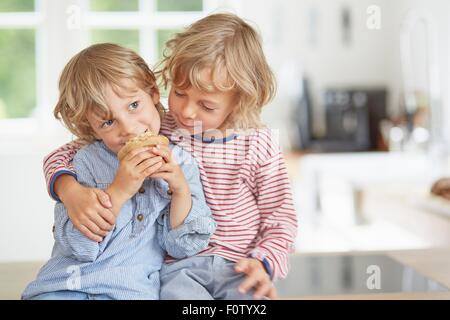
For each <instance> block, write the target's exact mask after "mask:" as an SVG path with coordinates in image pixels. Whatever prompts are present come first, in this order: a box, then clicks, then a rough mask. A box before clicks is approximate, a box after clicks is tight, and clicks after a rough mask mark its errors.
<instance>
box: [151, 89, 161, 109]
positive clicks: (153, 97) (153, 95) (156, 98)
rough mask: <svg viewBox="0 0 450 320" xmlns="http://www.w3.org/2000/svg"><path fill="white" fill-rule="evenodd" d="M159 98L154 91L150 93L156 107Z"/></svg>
mask: <svg viewBox="0 0 450 320" xmlns="http://www.w3.org/2000/svg"><path fill="white" fill-rule="evenodd" d="M160 98H161V96H160V95H159V92H158V91H154V92H153V93H152V100H153V104H154V105H155V106H156V105H157V104H158V103H159V99H160Z"/></svg>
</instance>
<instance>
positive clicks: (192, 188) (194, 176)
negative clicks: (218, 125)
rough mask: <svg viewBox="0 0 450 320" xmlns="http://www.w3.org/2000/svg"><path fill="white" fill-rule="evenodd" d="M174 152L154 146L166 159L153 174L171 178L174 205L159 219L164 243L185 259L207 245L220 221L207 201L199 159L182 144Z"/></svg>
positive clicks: (160, 233)
mask: <svg viewBox="0 0 450 320" xmlns="http://www.w3.org/2000/svg"><path fill="white" fill-rule="evenodd" d="M173 152H174V154H172V152H171V150H170V148H169V147H164V146H161V147H160V148H159V149H155V150H154V153H155V154H157V155H160V156H162V157H163V158H164V160H165V162H166V163H165V164H164V165H163V167H161V169H160V170H159V171H158V172H157V173H156V174H153V175H152V176H151V177H152V178H162V179H164V180H165V181H167V183H168V185H169V190H170V193H171V198H172V200H171V204H170V209H169V208H168V210H166V211H165V212H164V213H163V214H162V215H161V216H160V218H159V219H158V225H159V228H158V236H159V241H160V244H161V246H162V247H163V249H165V250H166V251H167V253H168V254H169V255H170V256H172V257H174V258H178V259H181V258H185V257H188V256H192V255H195V254H196V253H198V252H200V251H201V250H203V249H205V248H206V247H207V245H208V242H209V238H210V237H211V235H212V234H213V233H214V231H215V228H216V224H215V222H214V219H213V218H212V215H211V211H210V209H209V207H208V206H207V205H206V201H205V197H204V194H203V188H202V184H201V182H200V174H199V171H198V167H197V163H196V162H195V161H194V159H192V158H191V157H190V156H189V155H188V154H187V153H186V152H183V151H182V150H181V149H180V148H177V147H176V148H174V150H173ZM175 158H177V160H178V161H177V160H175ZM178 162H179V163H180V165H178Z"/></svg>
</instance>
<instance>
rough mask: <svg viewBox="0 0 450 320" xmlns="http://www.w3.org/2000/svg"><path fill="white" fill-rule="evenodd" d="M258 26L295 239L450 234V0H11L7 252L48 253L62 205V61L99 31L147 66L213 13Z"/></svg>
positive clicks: (346, 244)
mask: <svg viewBox="0 0 450 320" xmlns="http://www.w3.org/2000/svg"><path fill="white" fill-rule="evenodd" d="M219 11H231V12H234V13H237V14H238V15H240V16H241V17H243V18H245V19H247V20H248V21H250V22H252V23H254V24H255V25H256V26H257V27H258V29H259V31H260V33H261V35H262V38H263V41H264V49H265V52H266V55H267V58H268V60H269V63H270V65H271V66H272V68H273V70H274V72H275V74H276V76H277V79H278V93H277V96H276V98H275V100H274V101H273V102H271V104H270V105H269V106H267V107H266V108H265V110H264V114H263V116H264V119H265V121H266V123H267V124H268V126H269V127H271V128H273V129H274V130H278V131H279V137H280V145H281V146H282V148H283V151H284V153H285V155H286V159H287V162H288V165H289V172H290V176H291V179H292V185H293V188H294V197H295V203H296V206H297V209H298V214H299V226H300V228H299V236H298V239H297V245H296V248H297V251H298V252H350V251H372V250H373V251H379V250H397V249H421V248H430V247H441V246H448V245H449V244H450V206H449V205H448V204H447V202H446V201H445V200H443V199H437V198H435V197H433V196H431V195H430V194H429V189H430V187H431V184H432V183H433V181H435V180H436V179H437V178H439V177H443V176H446V175H450V172H449V169H450V164H449V161H448V159H449V155H450V149H449V147H450V145H449V140H450V139H449V138H450V132H449V129H448V128H449V127H450V126H449V124H450V114H449V110H450V109H449V102H450V101H449V98H450V97H449V93H450V90H449V89H450V88H449V85H450V83H449V74H450V72H449V71H450V70H449V67H450V63H449V62H450V52H449V50H450V2H449V1H447V0H395V1H390V0H370V1H369V0H282V1H280V0H265V1H263V2H261V1H259V0H245V1H237V0H203V1H202V0H127V1H120V0H0V262H15V261H44V260H46V259H47V258H48V257H49V255H50V252H51V248H52V244H53V241H52V233H51V227H52V223H53V205H54V202H53V201H52V200H51V199H50V198H49V196H48V195H47V191H46V188H45V183H44V177H43V173H42V159H43V157H44V156H45V155H46V154H48V153H49V152H50V151H51V150H53V149H54V148H56V147H58V146H59V145H61V144H63V143H65V142H67V141H69V140H71V139H72V137H71V136H70V134H68V132H67V131H66V130H65V129H64V128H63V127H62V125H61V124H60V123H59V122H58V121H56V120H55V119H54V118H53V116H52V110H53V107H54V105H55V102H56V100H57V82H58V77H59V74H60V72H61V70H62V68H63V67H64V65H65V63H66V62H67V61H68V59H69V58H70V57H71V56H72V55H73V54H75V53H76V52H78V51H79V50H81V49H82V48H84V47H86V46H88V45H89V44H92V43H96V42H115V43H119V44H122V45H125V46H128V47H130V48H132V49H135V50H136V51H138V52H139V53H140V54H141V55H142V56H143V57H144V58H145V59H146V61H147V62H148V63H149V64H150V65H156V63H157V61H158V60H159V59H160V58H161V56H162V52H163V48H164V43H165V41H166V40H167V39H168V38H169V37H170V36H171V35H172V34H173V33H174V32H176V31H177V30H180V29H182V28H183V27H185V26H187V25H189V24H190V23H192V22H193V21H195V20H197V19H199V18H201V17H203V16H205V15H206V14H208V13H211V12H219Z"/></svg>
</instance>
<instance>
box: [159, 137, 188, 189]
mask: <svg viewBox="0 0 450 320" xmlns="http://www.w3.org/2000/svg"><path fill="white" fill-rule="evenodd" d="M152 152H153V153H154V154H155V155H157V156H160V157H162V158H163V159H164V161H165V163H164V164H163V165H162V166H161V168H159V170H158V171H157V172H156V173H154V174H152V175H151V178H161V179H164V180H165V181H166V182H167V183H168V184H169V188H170V191H171V192H172V193H173V194H177V193H186V192H188V191H189V185H188V183H187V181H186V178H185V176H184V173H183V170H181V168H180V166H179V165H178V163H177V162H176V160H175V159H174V158H173V157H172V150H170V148H169V147H168V146H165V145H158V146H156V147H154V148H152Z"/></svg>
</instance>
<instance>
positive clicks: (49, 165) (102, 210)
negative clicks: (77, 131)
mask: <svg viewBox="0 0 450 320" xmlns="http://www.w3.org/2000/svg"><path fill="white" fill-rule="evenodd" d="M82 146H83V143H82V142H79V141H73V142H70V143H68V144H66V145H64V146H62V147H60V148H58V149H57V150H55V151H53V152H52V153H50V154H49V155H48V156H46V157H45V159H44V175H45V178H46V182H47V190H48V192H49V194H50V196H51V197H52V198H53V199H55V200H60V199H61V201H62V202H63V203H64V205H65V207H66V208H67V212H68V215H69V218H70V220H71V221H72V223H73V225H74V226H75V227H76V228H77V229H78V230H80V231H81V232H82V233H83V234H84V235H85V236H86V237H88V238H89V239H91V240H94V241H97V242H100V241H102V238H103V237H104V236H105V235H106V234H107V233H108V231H110V230H111V229H112V226H113V225H114V224H115V217H114V215H113V214H112V212H111V210H109V208H111V202H110V199H109V196H108V194H106V193H105V192H104V191H103V190H101V189H96V188H87V187H83V186H81V185H80V184H79V183H78V182H77V180H76V177H77V175H76V173H75V169H74V168H73V166H72V160H73V157H74V156H75V154H76V153H77V152H78V150H79V149H80V148H81V147H82ZM58 196H59V198H58Z"/></svg>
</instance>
